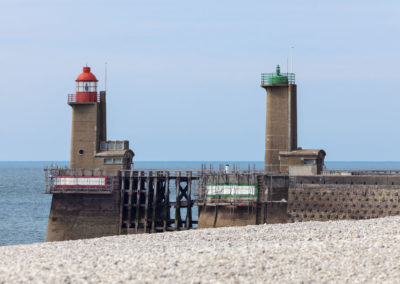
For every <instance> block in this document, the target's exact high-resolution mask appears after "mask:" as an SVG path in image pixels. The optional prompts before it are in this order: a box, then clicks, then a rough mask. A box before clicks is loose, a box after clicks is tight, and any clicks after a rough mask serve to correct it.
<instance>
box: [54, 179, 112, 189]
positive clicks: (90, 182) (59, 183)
mask: <svg viewBox="0 0 400 284" xmlns="http://www.w3.org/2000/svg"><path fill="white" fill-rule="evenodd" d="M54 185H55V186H56V187H69V186H71V187H72V186H80V187H90V186H96V187H99V186H102V187H105V186H106V177H56V180H55V183H54Z"/></svg>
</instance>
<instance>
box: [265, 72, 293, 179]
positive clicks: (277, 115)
mask: <svg viewBox="0 0 400 284" xmlns="http://www.w3.org/2000/svg"><path fill="white" fill-rule="evenodd" d="M261 87H263V88H264V89H265V90H266V91H267V119H266V131H265V159H264V161H265V171H266V172H279V171H280V166H281V162H280V159H279V152H281V151H285V152H291V151H294V150H296V149H297V86H296V84H295V74H293V73H285V74H281V72H280V67H279V65H278V66H277V67H276V73H263V74H261Z"/></svg>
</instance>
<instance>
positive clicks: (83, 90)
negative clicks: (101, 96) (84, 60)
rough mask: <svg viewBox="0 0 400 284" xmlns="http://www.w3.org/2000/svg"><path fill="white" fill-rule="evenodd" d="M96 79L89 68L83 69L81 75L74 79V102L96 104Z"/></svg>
mask: <svg viewBox="0 0 400 284" xmlns="http://www.w3.org/2000/svg"><path fill="white" fill-rule="evenodd" d="M97 81H98V80H97V78H96V76H94V74H93V73H92V72H90V67H88V66H85V67H83V73H81V74H80V75H79V76H78V78H76V80H75V82H76V95H75V102H82V103H86V102H97V101H98V95H97Z"/></svg>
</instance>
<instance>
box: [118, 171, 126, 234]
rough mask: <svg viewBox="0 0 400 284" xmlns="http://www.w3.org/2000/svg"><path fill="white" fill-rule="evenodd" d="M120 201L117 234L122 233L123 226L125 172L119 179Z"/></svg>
mask: <svg viewBox="0 0 400 284" xmlns="http://www.w3.org/2000/svg"><path fill="white" fill-rule="evenodd" d="M121 179H122V181H121V201H120V209H119V234H121V232H122V225H123V213H124V201H125V172H122V177H121Z"/></svg>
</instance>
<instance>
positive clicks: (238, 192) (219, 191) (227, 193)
mask: <svg viewBox="0 0 400 284" xmlns="http://www.w3.org/2000/svg"><path fill="white" fill-rule="evenodd" d="M207 196H208V197H217V196H221V197H257V186H256V185H235V184H229V185H215V184H213V185H207Z"/></svg>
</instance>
